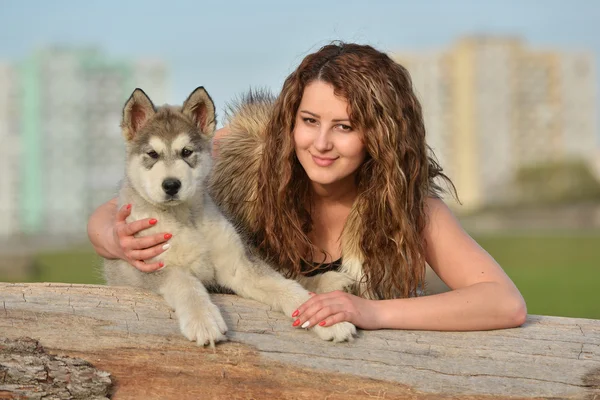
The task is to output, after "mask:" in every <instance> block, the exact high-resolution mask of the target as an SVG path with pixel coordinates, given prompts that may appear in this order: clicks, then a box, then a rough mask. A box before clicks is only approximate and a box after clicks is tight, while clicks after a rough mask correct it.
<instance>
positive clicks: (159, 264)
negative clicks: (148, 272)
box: [157, 261, 165, 271]
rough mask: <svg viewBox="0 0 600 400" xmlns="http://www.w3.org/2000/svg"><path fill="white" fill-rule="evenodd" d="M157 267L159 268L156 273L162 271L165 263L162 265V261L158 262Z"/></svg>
mask: <svg viewBox="0 0 600 400" xmlns="http://www.w3.org/2000/svg"><path fill="white" fill-rule="evenodd" d="M158 267H159V268H158V269H157V271H160V270H161V269H163V268H164V267H165V263H164V262H162V261H161V262H159V263H158Z"/></svg>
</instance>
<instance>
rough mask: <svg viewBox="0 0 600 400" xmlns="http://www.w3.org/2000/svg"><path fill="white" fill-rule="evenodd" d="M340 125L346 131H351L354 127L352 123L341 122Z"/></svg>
mask: <svg viewBox="0 0 600 400" xmlns="http://www.w3.org/2000/svg"><path fill="white" fill-rule="evenodd" d="M339 127H340V129H341V130H342V131H344V132H351V131H352V127H351V126H350V125H344V124H340V125H339Z"/></svg>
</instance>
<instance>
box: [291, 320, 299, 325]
mask: <svg viewBox="0 0 600 400" xmlns="http://www.w3.org/2000/svg"><path fill="white" fill-rule="evenodd" d="M298 325H300V320H299V319H297V320H295V321H294V323H293V324H292V326H298Z"/></svg>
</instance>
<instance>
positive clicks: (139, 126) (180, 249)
mask: <svg viewBox="0 0 600 400" xmlns="http://www.w3.org/2000/svg"><path fill="white" fill-rule="evenodd" d="M121 128H122V131H123V136H124V138H125V143H126V150H127V157H126V172H125V177H124V179H123V181H122V184H121V189H120V192H119V203H120V205H123V204H132V205H133V207H132V212H131V215H130V216H129V218H128V219H129V220H131V221H133V220H137V219H141V218H148V217H153V218H157V219H158V224H157V226H154V227H150V228H149V229H146V230H144V231H143V232H142V233H141V234H142V235H148V234H152V233H156V232H159V231H160V232H164V231H166V232H170V233H172V234H173V237H172V238H171V240H170V241H169V243H170V245H171V247H170V248H169V249H168V250H167V251H165V252H164V253H162V254H160V255H159V256H157V257H156V260H153V261H158V260H160V261H162V262H163V263H164V267H163V268H162V269H161V270H159V271H157V272H154V273H150V274H147V273H143V272H141V271H138V270H137V269H135V268H134V267H132V266H131V265H129V264H128V263H127V262H125V261H122V260H105V262H104V272H105V278H106V281H107V283H108V284H109V285H129V286H136V287H141V288H145V289H150V290H153V291H155V292H158V293H160V294H161V295H162V296H163V297H164V299H165V300H166V301H167V303H168V304H169V305H170V306H171V307H173V308H174V309H175V311H176V314H177V317H178V320H179V326H180V328H181V331H182V333H183V334H184V335H185V337H187V338H188V339H189V340H192V341H196V342H197V343H198V344H199V345H207V344H210V345H211V346H214V343H215V342H218V341H223V340H226V336H225V333H226V331H227V326H226V325H225V321H224V320H223V317H222V316H221V313H220V311H219V309H218V307H217V306H216V305H215V304H213V303H212V301H211V300H210V297H209V294H208V291H207V289H206V287H210V286H221V287H224V288H227V289H230V290H233V291H234V292H235V293H236V294H238V295H240V296H243V297H246V298H250V299H254V300H257V301H260V302H263V303H265V304H268V305H269V306H271V307H272V308H273V309H274V310H277V311H282V312H283V313H285V314H286V315H288V316H289V315H291V314H292V312H293V311H294V310H295V309H296V308H297V307H298V306H300V305H301V304H302V303H303V302H304V301H306V300H308V299H309V297H310V295H309V294H308V292H307V290H306V289H304V288H303V287H302V286H301V285H300V284H299V283H297V282H296V281H294V280H290V279H286V278H284V277H283V276H282V275H280V274H279V273H278V272H276V271H275V270H274V269H272V268H270V267H269V266H268V265H267V264H266V263H265V262H263V261H261V260H260V259H259V258H258V257H256V256H254V255H253V254H252V253H251V251H250V250H249V249H248V248H247V247H246V246H245V245H244V243H243V241H242V239H241V238H240V236H239V234H238V233H237V231H236V229H235V228H234V227H233V226H232V225H231V223H230V222H229V221H228V220H227V219H226V218H225V217H224V216H223V214H221V212H220V211H219V209H218V208H217V206H216V205H215V203H214V202H213V201H212V199H211V197H210V196H209V194H208V190H207V189H206V185H205V179H206V178H207V176H208V174H209V171H210V168H211V153H210V152H211V149H210V139H211V137H212V134H213V133H214V130H215V107H214V104H213V101H212V99H211V98H210V96H209V95H208V93H207V92H206V91H205V90H204V88H202V87H199V88H197V89H196V90H194V91H193V92H192V93H191V94H190V96H189V97H188V98H187V100H186V101H185V102H184V103H183V106H182V107H172V106H168V105H165V106H162V107H155V106H154V104H153V103H152V101H151V100H150V98H149V97H148V96H147V95H146V94H145V93H144V92H143V91H142V90H141V89H136V90H135V91H134V92H133V94H132V95H131V97H130V98H129V100H128V101H127V103H126V104H125V107H124V109H123V120H122V123H121ZM312 329H313V331H315V332H316V333H317V334H318V336H319V337H321V338H322V339H324V340H333V341H336V342H339V341H345V340H350V339H351V338H352V337H353V335H354V334H355V333H356V329H355V327H354V325H352V324H350V323H347V322H343V323H339V324H336V325H333V326H331V327H321V326H314V327H312Z"/></svg>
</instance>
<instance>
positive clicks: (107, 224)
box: [87, 199, 119, 258]
mask: <svg viewBox="0 0 600 400" xmlns="http://www.w3.org/2000/svg"><path fill="white" fill-rule="evenodd" d="M116 214H117V199H112V200H111V201H109V202H107V203H104V204H102V205H101V206H99V207H98V208H97V209H96V210H95V211H94V213H93V214H92V215H91V216H90V219H89V220H88V226H87V232H88V237H89V239H90V242H91V243H92V246H94V250H95V251H96V253H98V255H100V256H102V257H104V258H119V257H118V256H117V254H116V252H115V250H114V243H113V242H114V236H113V233H112V229H113V221H114V219H115V215H116Z"/></svg>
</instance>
